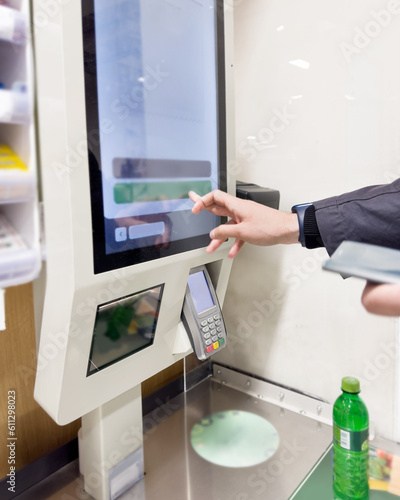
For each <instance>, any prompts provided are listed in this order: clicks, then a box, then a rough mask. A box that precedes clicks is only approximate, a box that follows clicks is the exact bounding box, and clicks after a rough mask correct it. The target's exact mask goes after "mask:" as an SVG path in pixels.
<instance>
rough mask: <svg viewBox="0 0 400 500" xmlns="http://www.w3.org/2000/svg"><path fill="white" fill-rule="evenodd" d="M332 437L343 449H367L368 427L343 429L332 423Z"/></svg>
mask: <svg viewBox="0 0 400 500" xmlns="http://www.w3.org/2000/svg"><path fill="white" fill-rule="evenodd" d="M333 439H334V441H335V443H336V444H337V445H338V446H340V447H341V448H343V449H344V450H349V451H366V450H368V429H365V430H363V431H345V430H344V429H341V428H340V427H338V426H337V425H336V424H333Z"/></svg>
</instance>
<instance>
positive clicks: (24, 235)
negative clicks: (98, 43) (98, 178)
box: [0, 0, 41, 288]
mask: <svg viewBox="0 0 400 500" xmlns="http://www.w3.org/2000/svg"><path fill="white" fill-rule="evenodd" d="M29 25H30V2H29V0H7V1H3V0H0V288H6V287H9V286H13V285H20V284H22V283H27V282H29V281H32V280H33V279H35V278H36V277H37V276H38V274H39V271H40V266H41V251H40V239H39V210H38V198H37V166H36V145H35V128H34V119H33V116H34V73H33V54H32V40H31V37H30V31H29ZM1 146H6V147H8V148H11V150H12V153H14V154H15V155H16V157H14V158H13V157H12V156H11V155H10V151H9V150H5V148H1Z"/></svg>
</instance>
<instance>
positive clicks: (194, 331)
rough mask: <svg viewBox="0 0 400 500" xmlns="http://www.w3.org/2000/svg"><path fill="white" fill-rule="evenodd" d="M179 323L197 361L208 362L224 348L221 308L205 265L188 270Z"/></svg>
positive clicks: (224, 331) (224, 336)
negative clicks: (205, 360)
mask: <svg viewBox="0 0 400 500" xmlns="http://www.w3.org/2000/svg"><path fill="white" fill-rule="evenodd" d="M182 322H183V324H184V326H185V328H186V331H187V333H188V336H189V339H190V342H191V344H192V347H193V351H194V353H195V355H196V356H197V358H198V359H200V360H204V359H207V358H208V357H210V356H211V355H212V354H215V352H217V351H219V350H220V349H222V348H223V347H225V344H226V330H225V325H224V320H223V317H222V312H221V308H220V306H219V303H218V299H217V295H216V293H215V289H214V286H213V284H212V282H211V279H210V276H209V274H208V271H207V268H206V267H205V266H204V265H202V266H198V267H194V268H193V269H191V270H190V274H189V277H188V284H187V287H186V294H185V299H184V303H183V309H182Z"/></svg>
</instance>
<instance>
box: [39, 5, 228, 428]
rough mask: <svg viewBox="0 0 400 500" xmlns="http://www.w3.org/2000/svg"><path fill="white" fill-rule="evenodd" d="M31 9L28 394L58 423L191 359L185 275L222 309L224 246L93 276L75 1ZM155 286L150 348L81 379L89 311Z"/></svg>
mask: <svg viewBox="0 0 400 500" xmlns="http://www.w3.org/2000/svg"><path fill="white" fill-rule="evenodd" d="M227 3H229V2H227ZM33 4H34V19H36V21H38V20H40V19H41V20H43V19H44V20H46V22H42V25H41V26H39V25H38V24H36V25H35V33H34V35H35V53H36V71H37V89H38V101H37V103H38V119H39V141H40V163H41V178H42V190H43V200H44V224H45V237H46V241H45V248H46V258H47V265H46V267H47V269H46V274H47V279H46V289H45V302H44V310H43V318H42V327H41V333H40V343H39V351H38V371H37V377H36V385H35V394H34V396H35V399H36V400H37V401H38V402H39V404H40V405H41V406H42V407H43V408H44V409H45V410H46V412H47V413H48V414H49V415H50V416H51V417H52V418H53V419H54V420H55V421H56V422H57V423H58V424H60V425H63V424H67V423H69V422H71V421H72V420H74V419H77V418H79V417H80V416H82V415H85V414H87V413H89V412H91V411H92V410H94V409H96V408H98V407H101V406H102V405H104V404H105V403H107V402H108V401H111V400H113V399H114V398H116V397H118V396H120V395H121V394H123V393H125V392H126V391H128V390H129V389H131V388H133V387H136V386H138V385H139V384H140V383H141V382H142V381H143V380H145V379H147V378H149V377H151V376H152V375H154V374H155V373H157V372H159V371H160V370H162V369H164V368H166V367H168V366H169V365H171V364H173V363H174V362H176V361H178V360H179V359H181V358H183V357H184V356H185V355H187V354H188V353H190V352H191V347H190V344H189V342H188V339H187V335H186V332H185V330H184V328H183V325H182V323H181V321H180V317H181V310H182V304H183V299H184V294H185V289H186V284H187V277H188V275H189V271H190V269H191V268H192V267H194V266H197V265H200V264H206V265H207V267H208V270H209V272H210V275H211V278H212V280H213V283H214V286H215V288H216V292H217V295H218V298H219V301H220V303H221V304H222V303H223V299H224V295H225V290H226V287H227V283H228V278H229V272H230V267H231V261H230V260H229V259H228V258H227V253H228V248H229V247H230V244H229V242H226V243H224V244H223V245H222V246H221V247H220V249H219V250H218V251H216V252H215V253H214V254H211V255H209V254H207V253H206V252H205V249H204V248H198V249H194V250H190V251H187V252H182V253H179V254H176V255H171V256H168V257H163V258H161V259H156V260H151V261H148V262H144V263H140V264H135V265H131V266H129V267H124V268H121V269H116V270H112V271H107V272H103V273H100V274H94V272H93V243H92V234H91V233H92V229H91V228H92V220H91V205H90V199H89V193H90V179H89V169H88V151H87V146H88V137H87V132H86V116H85V86H84V65H83V43H82V36H80V33H81V29H80V27H81V17H82V13H81V3H80V2H75V1H74V2H61V3H60V4H57V5H59V8H58V9H53V10H52V11H51V12H50V13H49V11H48V2H46V1H45V0H43V1H42V0H35V1H34V2H33ZM224 13H225V16H224V17H225V84H226V89H225V99H226V124H227V131H226V136H227V151H226V155H227V166H228V167H227V190H228V192H230V193H231V194H234V193H235V179H234V177H233V176H231V175H230V174H229V171H230V167H231V169H232V170H234V168H233V166H234V165H235V161H234V127H233V124H234V113H233V98H234V95H233V70H234V67H233V39H232V9H231V8H230V7H229V6H225V7H224ZM34 24H35V23H34ZM101 133H102V130H101V128H100V134H101ZM89 140H90V138H89ZM159 284H164V291H163V300H162V303H161V308H160V311H159V319H158V325H157V331H156V335H155V338H154V343H153V345H151V346H149V347H147V348H146V349H143V350H141V351H139V352H137V353H135V354H133V355H131V356H129V357H126V358H124V359H122V360H120V361H119V362H117V363H115V364H112V365H111V366H108V367H107V368H105V369H103V370H101V371H100V372H98V373H96V374H95V375H93V376H87V366H88V358H89V354H90V348H91V342H92V334H93V326H94V322H95V316H96V311H97V307H98V305H99V304H104V303H106V302H110V301H113V300H116V299H118V298H120V297H124V296H127V295H131V294H134V293H137V292H140V291H142V290H146V289H149V288H152V287H155V286H156V285H159Z"/></svg>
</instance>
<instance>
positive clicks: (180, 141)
mask: <svg viewBox="0 0 400 500" xmlns="http://www.w3.org/2000/svg"><path fill="white" fill-rule="evenodd" d="M217 5H218V2H217V0H205V2H188V1H186V0H174V1H173V2H160V1H159V0H120V1H119V2H117V3H115V2H109V0H89V1H85V2H82V12H83V40H84V63H85V65H84V69H85V93H86V120H87V136H88V158H89V168H90V183H91V203H92V223H93V243H94V249H93V250H94V272H95V273H98V272H103V271H107V270H111V269H115V268H119V267H123V266H126V265H131V264H135V263H138V262H144V261H148V260H151V259H155V258H158V257H163V256H168V255H171V254H175V253H179V252H182V251H186V250H191V249H194V248H198V247H202V246H205V245H206V244H208V242H209V237H208V234H209V232H210V231H211V229H212V228H213V227H215V226H216V225H218V224H220V223H221V222H223V220H221V218H220V217H218V216H215V215H213V214H210V213H208V212H207V211H203V212H201V213H200V214H198V215H195V216H194V215H193V214H192V213H191V207H192V203H191V201H190V200H189V198H188V192H189V191H190V190H193V191H195V192H197V193H198V194H200V195H202V194H205V193H207V192H209V191H211V190H213V189H222V190H226V139H225V109H224V105H225V104H224V99H223V98H222V97H223V94H224V70H223V68H224V61H223V35H222V33H223V15H221V12H220V11H219V10H218V9H220V7H217ZM217 10H218V12H217ZM219 95H220V98H218V96H219Z"/></svg>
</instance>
